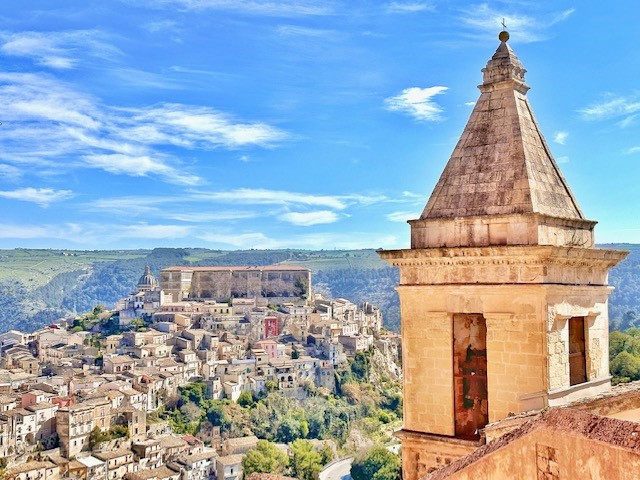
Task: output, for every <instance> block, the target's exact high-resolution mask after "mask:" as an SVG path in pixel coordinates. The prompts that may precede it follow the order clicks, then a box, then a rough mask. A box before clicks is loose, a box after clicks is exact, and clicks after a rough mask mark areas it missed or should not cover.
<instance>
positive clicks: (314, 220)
mask: <svg viewBox="0 0 640 480" xmlns="http://www.w3.org/2000/svg"><path fill="white" fill-rule="evenodd" d="M278 218H279V219H280V220H282V221H284V222H289V223H292V224H294V225H299V226H303V227H308V226H311V225H320V224H324V223H334V222H337V221H338V220H339V218H340V217H339V216H338V214H337V213H335V212H332V211H330V210H318V211H316V212H286V213H283V214H282V215H280V216H279V217H278Z"/></svg>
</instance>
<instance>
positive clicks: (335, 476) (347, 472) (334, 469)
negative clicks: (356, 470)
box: [318, 457, 353, 480]
mask: <svg viewBox="0 0 640 480" xmlns="http://www.w3.org/2000/svg"><path fill="white" fill-rule="evenodd" d="M352 463H353V457H347V458H343V459H342V460H338V461H337V462H335V463H330V464H329V465H328V466H327V467H326V468H325V469H324V470H322V471H321V472H320V475H319V477H318V478H319V480H351V464H352Z"/></svg>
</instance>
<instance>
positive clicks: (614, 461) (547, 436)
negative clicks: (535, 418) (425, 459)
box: [448, 429, 640, 480]
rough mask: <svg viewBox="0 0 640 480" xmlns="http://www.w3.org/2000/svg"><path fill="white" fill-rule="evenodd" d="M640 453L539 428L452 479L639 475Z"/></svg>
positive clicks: (617, 478) (616, 479) (569, 479)
mask: <svg viewBox="0 0 640 480" xmlns="http://www.w3.org/2000/svg"><path fill="white" fill-rule="evenodd" d="M638 472H640V455H638V454H637V453H636V452H635V451H633V450H628V449H623V448H620V447H616V446H612V445H609V444H607V443H604V442H597V441H595V440H591V439H588V438H584V437H581V436H576V435H572V434H570V433H567V432H562V434H558V432H556V431H555V430H552V429H540V430H535V431H533V432H532V433H531V434H529V435H526V436H524V437H522V438H520V439H518V440H515V441H514V442H512V443H511V444H509V445H507V446H506V447H504V448H502V449H500V450H497V451H495V452H493V453H491V454H489V455H487V456H485V457H484V458H482V459H480V460H479V461H478V462H476V463H474V464H472V465H470V466H468V467H467V468H465V469H463V470H461V471H459V472H457V473H454V474H453V475H451V476H449V477H448V478H449V479H450V480H513V479H534V480H535V479H541V478H542V479H546V480H575V479H594V480H595V479H607V480H623V479H625V480H631V479H635V478H638Z"/></svg>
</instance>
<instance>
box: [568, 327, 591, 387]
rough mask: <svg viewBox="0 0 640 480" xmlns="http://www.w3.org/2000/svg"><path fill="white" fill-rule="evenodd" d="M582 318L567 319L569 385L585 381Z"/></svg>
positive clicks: (585, 369) (584, 346)
mask: <svg viewBox="0 0 640 480" xmlns="http://www.w3.org/2000/svg"><path fill="white" fill-rule="evenodd" d="M584 327H585V323H584V317H573V318H570V319H569V384H570V385H577V384H579V383H585V382H586V381H587V361H586V354H585V353H586V345H585V332H584Z"/></svg>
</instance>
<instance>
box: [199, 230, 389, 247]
mask: <svg viewBox="0 0 640 480" xmlns="http://www.w3.org/2000/svg"><path fill="white" fill-rule="evenodd" d="M197 237H198V238H199V239H201V240H203V241H205V242H208V243H211V244H212V246H218V245H224V246H231V247H234V248H243V249H245V248H258V249H263V248H305V249H318V250H320V249H330V248H341V249H360V248H371V247H372V246H374V247H375V248H378V247H381V248H392V247H396V246H397V244H398V239H397V238H396V237H395V236H394V235H384V234H372V233H370V232H353V233H351V234H340V233H335V232H333V233H313V234H305V235H294V236H291V237H288V238H286V239H282V240H281V239H276V238H272V237H269V236H267V235H265V234H264V233H261V232H244V233H239V234H233V233H226V232H225V233H219V232H216V233H204V234H201V235H198V236H197Z"/></svg>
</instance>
